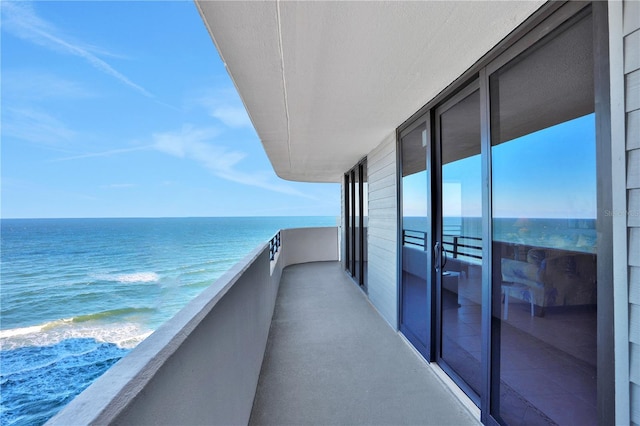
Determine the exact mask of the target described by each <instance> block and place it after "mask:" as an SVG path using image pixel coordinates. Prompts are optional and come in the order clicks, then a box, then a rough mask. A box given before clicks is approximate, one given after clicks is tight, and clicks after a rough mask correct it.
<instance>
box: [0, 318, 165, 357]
mask: <svg viewBox="0 0 640 426" xmlns="http://www.w3.org/2000/svg"><path fill="white" fill-rule="evenodd" d="M152 332H153V331H152V330H148V329H145V328H143V327H141V326H140V325H139V324H135V323H123V324H86V323H83V324H81V325H78V324H77V323H74V322H73V320H72V319H62V320H56V321H50V322H46V323H44V324H40V325H35V326H31V327H22V328H13V329H8V330H2V331H0V347H1V348H2V350H11V349H16V348H20V347H24V346H50V345H55V344H57V343H60V342H61V341H63V340H66V339H77V338H85V339H86V338H88V339H95V340H96V341H98V342H105V343H113V344H115V345H118V346H119V347H121V348H129V349H130V348H133V347H135V346H136V345H137V344H138V343H140V342H142V341H143V340H144V339H145V338H147V337H148V336H149V335H150V334H151V333H152Z"/></svg>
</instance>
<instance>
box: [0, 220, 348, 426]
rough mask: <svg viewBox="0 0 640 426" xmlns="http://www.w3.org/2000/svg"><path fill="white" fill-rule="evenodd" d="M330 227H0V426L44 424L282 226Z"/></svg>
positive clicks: (54, 223) (18, 223)
mask: <svg viewBox="0 0 640 426" xmlns="http://www.w3.org/2000/svg"><path fill="white" fill-rule="evenodd" d="M336 222H337V219H336V218H335V217H235V218H167V219H2V220H1V221H0V237H1V244H0V259H1V269H0V286H1V287H0V345H1V346H0V398H1V402H0V424H2V425H40V424H43V423H44V422H46V421H47V420H48V419H49V418H51V417H52V416H53V415H55V414H56V413H57V412H58V411H59V410H60V409H61V408H62V407H64V406H65V405H66V404H67V403H68V402H70V401H71V400H72V399H73V398H74V397H75V396H76V395H78V394H79V393H80V392H82V391H83V390H84V389H85V388H86V387H87V386H89V385H90V384H91V383H92V381H93V380H95V379H96V378H97V377H99V376H100V375H101V374H103V373H104V372H105V371H106V370H107V369H108V368H109V367H111V366H112V365H113V364H115V363H116V362H117V361H118V360H119V359H120V358H122V357H123V356H125V355H126V354H127V353H128V352H129V351H130V350H131V349H132V348H134V347H135V346H136V345H137V344H138V343H140V342H141V341H142V340H143V339H144V338H146V337H147V336H149V335H150V334H151V333H152V332H153V331H154V330H155V329H157V328H158V327H159V326H160V325H161V324H162V323H164V322H165V321H166V320H168V319H169V318H171V317H172V316H174V315H175V314H176V313H177V312H178V311H179V310H180V309H181V308H182V307H183V306H185V305H186V304H187V303H188V302H189V301H190V300H191V299H193V298H194V297H195V296H196V295H198V294H199V293H200V292H201V291H202V290H203V289H204V288H206V287H207V286H209V285H210V284H212V283H213V282H214V281H215V280H216V279H217V278H218V277H220V276H221V275H222V274H223V273H224V272H225V271H227V270H228V269H229V268H230V267H231V266H233V265H234V264H235V263H236V262H238V261H239V260H241V259H242V258H243V257H244V256H245V255H247V254H248V253H249V252H250V251H251V250H253V249H254V248H255V247H256V246H257V245H258V244H261V243H263V242H266V241H268V240H269V239H270V238H271V237H272V236H273V235H274V234H275V233H276V232H277V231H278V230H279V229H282V228H297V227H309V226H335V225H336Z"/></svg>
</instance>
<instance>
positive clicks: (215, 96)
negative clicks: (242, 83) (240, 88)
mask: <svg viewBox="0 0 640 426" xmlns="http://www.w3.org/2000/svg"><path fill="white" fill-rule="evenodd" d="M194 102H195V103H196V104H197V105H199V106H200V107H203V108H204V109H205V110H206V111H207V112H208V114H209V115H210V116H211V117H213V118H215V119H216V120H219V121H220V122H222V124H224V125H225V126H227V127H233V128H240V127H251V126H252V124H251V120H250V119H249V115H248V114H247V111H246V110H245V108H244V105H242V102H241V101H240V98H239V97H238V94H237V93H236V91H235V90H233V89H218V90H209V91H205V93H204V94H200V95H198V96H197V97H196V98H195V100H194Z"/></svg>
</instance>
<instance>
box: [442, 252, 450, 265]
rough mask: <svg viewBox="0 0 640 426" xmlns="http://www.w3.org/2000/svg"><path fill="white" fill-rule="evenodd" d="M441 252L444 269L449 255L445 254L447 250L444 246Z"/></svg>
mask: <svg viewBox="0 0 640 426" xmlns="http://www.w3.org/2000/svg"><path fill="white" fill-rule="evenodd" d="M442 254H443V258H444V262H442V268H443V269H444V267H445V266H447V260H449V257H448V256H447V250H446V249H445V248H443V249H442Z"/></svg>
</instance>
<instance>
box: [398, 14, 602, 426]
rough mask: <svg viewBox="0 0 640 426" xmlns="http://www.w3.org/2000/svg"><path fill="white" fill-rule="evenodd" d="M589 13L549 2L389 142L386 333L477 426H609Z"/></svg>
mask: <svg viewBox="0 0 640 426" xmlns="http://www.w3.org/2000/svg"><path fill="white" fill-rule="evenodd" d="M554 7H556V6H554ZM592 8H593V9H595V8H596V7H595V6H590V5H588V4H585V3H577V2H575V3H574V2H569V3H566V4H564V5H562V6H557V9H556V12H555V13H554V14H549V16H548V17H547V18H546V19H547V20H546V21H542V22H543V24H541V25H539V26H537V27H535V28H534V29H532V30H531V31H530V32H529V33H526V34H524V35H523V36H522V37H521V38H519V39H518V40H517V41H516V42H514V43H513V44H512V45H510V47H508V48H505V49H504V50H502V51H501V53H500V54H499V55H496V56H495V57H494V58H492V59H491V60H490V61H488V62H487V63H485V64H484V65H483V66H479V67H478V69H477V70H476V71H477V73H476V74H473V79H472V80H470V81H469V82H467V84H465V85H464V86H461V87H458V88H456V91H455V93H448V94H447V95H446V98H443V99H442V100H438V101H437V102H434V104H433V105H431V106H430V107H429V108H428V109H427V108H425V109H426V112H425V113H424V115H423V116H422V117H421V118H419V119H417V120H415V121H414V122H412V123H410V124H408V125H407V126H406V127H404V128H401V130H400V133H399V136H400V139H399V149H400V153H401V155H400V157H399V159H400V172H401V173H400V175H399V176H400V179H399V184H400V193H399V195H400V199H399V202H400V206H401V207H400V213H401V214H400V217H401V228H400V229H401V233H400V234H399V236H398V239H399V248H400V263H399V269H400V274H399V279H400V302H401V309H400V330H401V332H402V333H403V334H404V335H405V336H406V337H407V339H408V340H409V341H410V342H411V343H412V344H413V345H414V346H415V347H416V349H417V350H418V351H420V352H421V353H422V354H423V355H424V356H425V358H426V359H427V360H429V361H435V362H437V363H438V364H439V365H440V367H441V368H442V369H443V370H444V371H445V372H446V373H447V374H448V375H449V376H450V377H451V378H452V379H453V380H454V381H455V382H456V384H457V385H458V386H459V387H460V388H461V389H462V390H463V391H464V392H465V393H466V394H467V395H468V396H469V398H470V399H471V400H472V401H473V402H475V403H476V404H477V405H478V406H479V407H480V408H481V410H482V420H483V422H484V423H486V424H505V425H506V424H508V425H526V424H541V425H546V424H579V425H590V424H597V423H598V419H612V418H613V416H612V412H613V410H612V407H611V405H612V404H610V403H608V402H607V401H608V400H607V398H606V395H605V396H603V395H602V394H600V395H599V392H600V393H601V392H602V389H609V388H610V387H611V383H613V381H612V379H611V378H610V377H609V376H611V375H612V374H613V372H612V370H613V367H612V366H611V365H610V363H607V362H605V361H606V359H607V358H606V357H603V356H602V354H603V353H605V355H607V353H606V352H607V348H603V347H602V345H600V347H598V342H607V341H608V342H610V341H611V339H609V340H607V339H608V338H607V336H606V334H607V333H609V330H610V327H609V326H610V323H611V322H612V318H611V317H610V316H607V315H608V314H607V313H606V312H607V310H606V309H604V312H605V313H603V308H602V306H603V305H606V303H602V302H600V303H599V301H602V300H603V298H602V297H603V296H602V295H603V294H605V295H606V294H607V292H609V293H611V292H612V290H611V289H610V287H609V284H608V283H607V282H605V281H608V280H606V279H602V277H603V276H604V277H606V276H607V275H604V274H603V273H602V271H604V270H605V268H603V267H602V266H603V264H604V266H605V267H610V265H609V264H608V263H606V262H605V261H604V260H603V257H604V258H605V259H610V255H611V253H608V252H607V248H606V247H604V244H603V243H602V233H603V232H607V230H606V229H604V230H603V229H600V228H598V227H601V226H602V225H601V224H602V215H603V214H604V213H603V212H605V211H606V209H607V207H606V206H602V205H599V204H598V203H599V201H598V195H599V194H598V190H597V185H598V173H602V172H601V171H599V170H598V168H597V162H598V161H600V160H601V156H598V155H597V150H596V148H598V149H600V150H603V151H606V150H605V149H604V148H603V146H602V140H601V139H599V138H596V129H597V127H598V126H597V123H598V122H603V121H604V122H606V118H604V119H603V114H602V113H601V112H600V111H601V110H600V109H599V108H600V107H598V105H599V104H598V103H596V101H595V100H596V98H597V97H598V96H597V93H599V92H598V89H597V86H596V84H595V81H596V80H597V79H596V71H595V70H597V69H598V67H597V65H598V64H597V63H596V62H597V57H596V55H595V53H594V51H595V48H594V46H595V45H597V44H598V43H597V41H598V39H597V38H596V37H595V36H594V31H596V29H597V28H598V25H594V20H596V18H597V19H598V20H602V19H604V18H603V17H602V16H600V15H595V12H593V11H592ZM605 88H606V86H605ZM600 90H605V89H604V88H603V89H600ZM431 123H433V125H432V124H431ZM432 130H433V131H432ZM600 167H602V165H600ZM600 170H602V169H600ZM604 170H605V173H606V170H607V169H606V167H605V168H604ZM600 195H602V193H600ZM600 204H602V201H600ZM599 215H600V216H599ZM609 232H610V231H609ZM599 271H600V277H601V278H600V279H598V272H599ZM607 297H610V296H607ZM604 300H605V302H606V301H607V300H609V299H606V298H605V299H604ZM609 315H610V314H609ZM598 331H599V332H598ZM611 350H612V349H611ZM598 351H600V352H598ZM603 359H604V360H605V361H603ZM599 384H600V385H599ZM601 423H611V422H610V421H602V420H601Z"/></svg>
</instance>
